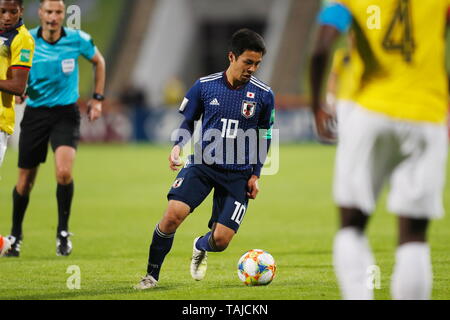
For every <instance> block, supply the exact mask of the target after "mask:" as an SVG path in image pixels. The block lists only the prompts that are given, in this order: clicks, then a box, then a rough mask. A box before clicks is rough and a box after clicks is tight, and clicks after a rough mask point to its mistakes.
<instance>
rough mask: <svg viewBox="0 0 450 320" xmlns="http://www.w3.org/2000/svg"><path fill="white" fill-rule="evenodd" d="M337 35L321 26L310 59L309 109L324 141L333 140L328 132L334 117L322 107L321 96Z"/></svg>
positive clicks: (332, 135) (335, 31)
mask: <svg viewBox="0 0 450 320" xmlns="http://www.w3.org/2000/svg"><path fill="white" fill-rule="evenodd" d="M339 35H340V33H339V31H338V30H337V29H336V28H334V27H332V26H327V25H325V26H321V27H320V29H319V35H318V37H317V42H316V44H315V48H314V51H313V54H312V58H311V71H310V82H311V91H312V92H311V99H312V100H311V107H312V110H313V112H314V117H315V120H316V127H317V134H318V135H319V138H321V139H324V140H325V141H330V140H334V139H335V137H334V133H333V132H332V130H330V129H331V128H330V123H332V122H333V121H334V117H333V115H331V114H330V113H328V112H327V111H326V110H325V109H324V107H323V106H322V96H323V90H324V87H325V77H326V72H327V67H328V64H329V61H330V57H331V54H332V51H333V45H334V44H335V42H336V40H337V39H338V38H339Z"/></svg>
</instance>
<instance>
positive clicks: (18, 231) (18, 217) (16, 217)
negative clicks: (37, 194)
mask: <svg viewBox="0 0 450 320" xmlns="http://www.w3.org/2000/svg"><path fill="white" fill-rule="evenodd" d="M29 201H30V197H29V195H26V196H21V195H20V194H19V193H18V192H17V189H16V187H14V191H13V217H12V218H13V226H12V230H11V235H12V236H13V237H15V238H17V239H21V237H22V223H23V218H24V217H25V212H26V211H27V207H28V203H29Z"/></svg>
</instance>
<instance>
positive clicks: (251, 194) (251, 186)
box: [247, 175, 259, 200]
mask: <svg viewBox="0 0 450 320" xmlns="http://www.w3.org/2000/svg"><path fill="white" fill-rule="evenodd" d="M258 181H259V177H258V176H255V175H253V176H252V177H251V178H250V180H249V181H248V185H247V186H248V192H247V196H248V198H249V199H251V200H256V197H257V196H258V193H259V185H258Z"/></svg>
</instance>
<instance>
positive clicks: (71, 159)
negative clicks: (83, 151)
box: [50, 105, 80, 256]
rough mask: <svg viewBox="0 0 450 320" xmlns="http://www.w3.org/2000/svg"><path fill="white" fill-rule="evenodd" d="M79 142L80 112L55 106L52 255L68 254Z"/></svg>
mask: <svg viewBox="0 0 450 320" xmlns="http://www.w3.org/2000/svg"><path fill="white" fill-rule="evenodd" d="M79 140H80V112H79V110H78V106H76V105H71V106H65V107H59V108H57V109H55V110H54V125H53V127H52V131H51V134H50V142H51V145H52V149H53V152H54V153H55V175H56V182H57V187H56V200H57V204H58V228H57V233H56V254H57V255H58V256H68V255H70V254H71V253H72V242H71V241H70V239H69V237H70V236H71V234H70V233H69V219H70V215H71V209H72V200H73V196H74V180H73V168H74V164H75V157H76V151H77V147H78V142H79Z"/></svg>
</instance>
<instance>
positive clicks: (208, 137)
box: [180, 72, 275, 171]
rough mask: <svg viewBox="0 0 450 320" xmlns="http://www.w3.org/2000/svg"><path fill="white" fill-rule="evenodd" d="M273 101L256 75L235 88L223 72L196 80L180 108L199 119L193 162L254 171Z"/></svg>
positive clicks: (267, 134) (189, 117)
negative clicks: (261, 137)
mask: <svg viewBox="0 0 450 320" xmlns="http://www.w3.org/2000/svg"><path fill="white" fill-rule="evenodd" d="M274 100H275V99H274V94H273V92H272V90H271V88H270V87H268V86H267V85H266V84H264V83H262V82H261V81H259V80H258V79H257V78H255V77H252V78H251V80H250V81H249V82H248V83H247V84H245V85H244V86H241V87H239V88H237V89H233V88H232V87H231V85H230V84H229V83H228V81H227V78H226V74H225V73H224V72H221V73H216V74H213V75H210V76H208V77H204V78H201V79H200V80H198V81H197V82H196V83H195V85H194V86H193V87H192V88H191V89H190V90H189V92H188V93H187V95H186V98H185V99H184V101H183V104H182V105H181V108H180V113H181V114H183V115H184V117H185V118H186V120H187V121H199V120H202V139H201V140H200V141H199V142H198V143H197V146H196V148H195V155H194V159H195V163H198V162H199V160H200V161H202V163H204V164H207V165H211V166H213V167H217V168H219V169H224V170H230V171H246V170H254V168H255V165H257V163H258V160H259V157H258V156H259V152H258V141H259V137H260V135H261V132H260V131H263V134H264V136H265V137H264V138H265V139H270V138H271V136H270V134H271V129H272V126H273V122H274V113H275V106H274V103H275V102H274Z"/></svg>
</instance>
